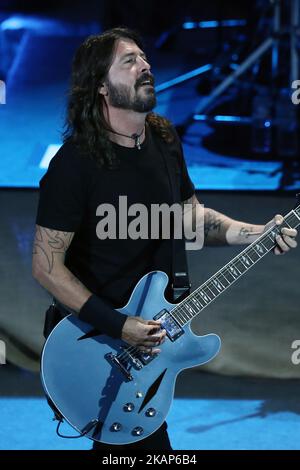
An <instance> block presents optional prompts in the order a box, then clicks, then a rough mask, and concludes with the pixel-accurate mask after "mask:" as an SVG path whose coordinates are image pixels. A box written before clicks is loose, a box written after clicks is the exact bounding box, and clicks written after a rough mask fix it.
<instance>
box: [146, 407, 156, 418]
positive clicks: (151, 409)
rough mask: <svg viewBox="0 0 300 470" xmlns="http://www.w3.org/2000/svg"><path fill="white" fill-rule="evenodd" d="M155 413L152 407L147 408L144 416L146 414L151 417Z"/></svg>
mask: <svg viewBox="0 0 300 470" xmlns="http://www.w3.org/2000/svg"><path fill="white" fill-rule="evenodd" d="M155 415H156V410H155V409H154V408H148V410H147V411H146V416H148V417H149V418H153V416H155Z"/></svg>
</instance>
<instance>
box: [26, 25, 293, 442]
mask: <svg viewBox="0 0 300 470" xmlns="http://www.w3.org/2000/svg"><path fill="white" fill-rule="evenodd" d="M155 105H156V97H155V90H154V77H153V74H152V73H151V70H150V65H149V62H148V60H147V57H146V56H145V53H144V51H143V45H142V43H141V40H140V38H139V36H138V35H137V34H136V33H135V32H133V31H131V30H128V29H126V28H114V29H112V30H109V31H107V32H104V33H103V34H101V35H97V36H92V37H90V38H88V39H87V40H86V41H85V42H84V43H83V44H82V45H81V46H80V47H79V49H78V51H77V53H76V55H75V58H74V62H73V73H72V84H71V90H70V97H69V105H68V117H67V128H66V131H65V133H64V144H63V146H62V147H61V148H60V150H59V151H58V153H57V154H56V156H54V158H53V159H52V161H51V163H50V165H49V169H48V171H47V173H46V175H45V176H44V177H43V178H42V180H41V182H40V200H39V207H38V214H37V219H36V223H37V226H36V237H35V243H34V255H33V275H34V277H35V278H36V279H37V280H38V281H39V282H40V283H41V285H42V286H43V287H45V288H46V289H47V290H48V291H49V292H50V293H51V294H52V295H53V296H54V298H55V299H57V301H58V302H59V306H60V307H59V308H60V309H61V311H62V313H63V310H64V307H65V308H66V309H67V310H68V311H71V312H72V313H73V314H74V315H77V316H78V317H79V318H80V319H81V320H83V321H85V322H87V323H90V324H91V325H92V326H93V327H94V328H96V329H98V330H99V331H102V332H103V333H105V334H106V335H109V336H111V337H113V338H121V339H122V340H124V341H125V342H126V343H128V344H130V345H132V346H135V347H137V348H139V349H140V350H141V351H144V352H146V353H148V354H159V352H160V350H159V345H160V344H161V343H162V342H163V341H164V339H165V334H166V333H165V330H161V329H160V323H159V322H158V321H154V320H153V321H152V320H151V321H145V320H143V319H141V318H139V317H133V316H130V315H128V316H127V315H125V314H124V313H120V312H118V311H116V310H115V308H118V307H119V308H120V307H121V306H122V305H125V303H126V302H127V301H128V299H129V297H130V294H131V292H132V290H133V288H134V286H135V285H136V283H137V281H138V280H139V279H140V278H141V277H142V276H143V275H144V274H145V273H147V272H149V271H153V270H161V271H165V272H166V273H167V274H168V275H169V276H170V275H171V269H172V268H171V265H172V240H170V239H164V238H163V237H159V238H158V239H151V238H149V237H148V238H147V237H140V238H137V239H132V238H130V237H126V236H119V237H116V236H111V237H105V236H103V237H101V236H99V233H98V232H97V224H98V222H99V212H98V207H99V204H103V203H109V204H112V205H113V206H114V207H115V208H116V211H117V212H116V213H117V217H116V220H117V221H119V220H120V217H121V216H122V214H121V213H118V198H119V196H120V195H126V196H127V199H128V205H131V204H136V203H141V204H143V205H144V206H145V207H147V208H149V209H150V207H151V205H153V204H163V203H166V204H168V205H171V204H172V203H173V202H174V197H173V193H172V190H171V184H170V180H169V178H168V172H167V169H166V164H165V159H164V157H165V158H168V159H170V165H171V167H173V170H174V174H176V177H177V179H178V185H179V189H180V199H181V201H182V202H184V201H189V202H190V203H191V204H192V206H193V209H194V208H196V207H197V205H198V204H199V202H198V200H197V198H196V196H195V191H194V186H193V184H192V182H191V180H190V178H189V176H188V172H187V169H186V165H185V162H184V158H183V154H182V148H181V145H180V142H179V139H178V136H177V134H176V132H175V130H174V128H173V127H172V125H171V124H170V123H169V121H167V120H166V119H164V118H163V117H161V116H158V115H156V114H155V113H153V112H152V110H153V108H154V107H155ZM173 170H172V171H173ZM193 214H194V219H196V218H197V211H196V210H195V211H194V210H193ZM102 215H103V214H102ZM280 222H282V217H281V216H276V223H280ZM193 223H196V226H197V224H198V221H197V220H193ZM204 224H205V227H204V232H205V243H206V244H249V243H251V242H252V241H254V240H255V239H256V238H257V237H258V236H259V235H260V234H261V233H262V232H263V231H264V230H265V229H266V227H268V226H269V225H268V224H267V225H266V226H261V225H252V224H246V223H243V222H239V221H235V220H233V219H230V218H229V217H227V216H225V215H223V214H220V213H218V212H216V211H214V210H212V209H208V208H206V209H205V211H204ZM296 235H297V232H296V230H293V229H288V228H284V229H282V235H281V236H279V237H278V239H277V246H276V248H275V253H276V254H280V253H284V252H286V251H288V250H289V249H290V248H291V247H295V246H296V241H295V240H294V238H295V236H296ZM168 295H171V286H168V290H167V296H168ZM112 447H113V446H106V445H105V444H100V443H95V444H94V448H95V449H112ZM116 447H119V448H120V446H116ZM125 447H126V448H130V447H132V448H134V449H138V448H141V449H164V450H168V449H169V450H170V449H171V445H170V441H169V438H168V434H167V426H166V424H165V423H164V424H163V425H162V426H161V428H160V429H158V430H157V431H156V432H155V433H153V434H152V435H150V436H149V437H147V438H146V439H144V440H141V441H139V442H137V443H135V444H133V445H127V446H125ZM123 448H124V446H123Z"/></svg>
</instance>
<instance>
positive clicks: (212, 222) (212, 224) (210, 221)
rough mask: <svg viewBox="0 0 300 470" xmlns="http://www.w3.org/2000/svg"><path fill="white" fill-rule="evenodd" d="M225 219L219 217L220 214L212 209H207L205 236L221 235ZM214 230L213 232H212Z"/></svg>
mask: <svg viewBox="0 0 300 470" xmlns="http://www.w3.org/2000/svg"><path fill="white" fill-rule="evenodd" d="M222 225H223V220H222V219H221V217H219V214H217V213H216V212H214V211H212V210H210V211H206V213H205V218H204V236H205V238H208V236H209V235H210V234H211V235H213V236H217V237H218V236H220V234H221V232H222V228H223V227H222ZM212 232H213V233H212Z"/></svg>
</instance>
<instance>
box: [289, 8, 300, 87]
mask: <svg viewBox="0 0 300 470" xmlns="http://www.w3.org/2000/svg"><path fill="white" fill-rule="evenodd" d="M298 29H299V0H291V22H290V54H291V68H290V84H289V85H290V86H291V84H292V82H293V81H294V80H298V79H299V78H300V77H299V57H298V50H297V34H298Z"/></svg>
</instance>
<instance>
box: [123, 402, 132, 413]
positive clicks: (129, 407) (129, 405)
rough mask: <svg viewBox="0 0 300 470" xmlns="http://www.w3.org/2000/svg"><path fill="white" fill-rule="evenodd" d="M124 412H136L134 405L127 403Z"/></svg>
mask: <svg viewBox="0 0 300 470" xmlns="http://www.w3.org/2000/svg"><path fill="white" fill-rule="evenodd" d="M123 410H124V411H126V412H127V413H129V412H130V411H133V410H134V404H133V403H126V405H124V406H123Z"/></svg>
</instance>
